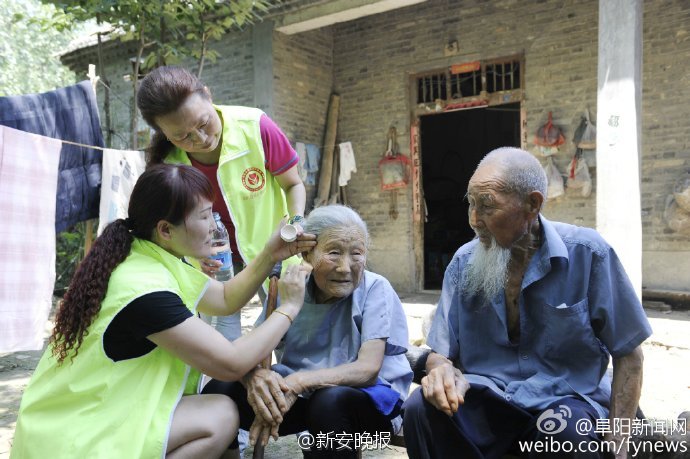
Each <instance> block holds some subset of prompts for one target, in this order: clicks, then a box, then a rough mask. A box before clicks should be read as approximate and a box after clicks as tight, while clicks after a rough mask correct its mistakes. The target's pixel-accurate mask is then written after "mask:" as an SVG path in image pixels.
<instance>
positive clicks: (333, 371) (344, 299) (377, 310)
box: [205, 205, 412, 457]
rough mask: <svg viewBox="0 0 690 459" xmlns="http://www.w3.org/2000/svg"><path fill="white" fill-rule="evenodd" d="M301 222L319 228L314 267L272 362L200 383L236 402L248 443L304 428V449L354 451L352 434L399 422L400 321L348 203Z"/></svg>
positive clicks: (405, 380)
mask: <svg viewBox="0 0 690 459" xmlns="http://www.w3.org/2000/svg"><path fill="white" fill-rule="evenodd" d="M303 227H304V231H305V232H307V233H312V234H316V235H317V245H316V247H315V248H314V249H313V250H312V251H311V252H310V253H307V254H305V260H306V261H308V262H309V263H311V264H312V265H313V267H314V269H313V271H312V275H311V278H310V279H309V281H308V283H307V288H306V292H305V298H304V306H303V307H302V312H301V313H300V314H299V316H297V317H296V318H295V319H294V322H293V324H292V325H291V327H290V328H289V329H288V332H287V333H286V334H285V337H284V338H283V341H282V342H281V344H280V345H279V346H278V349H277V350H276V354H277V357H278V365H275V366H274V367H273V369H272V370H264V369H261V368H258V369H255V370H254V371H252V372H250V373H249V374H248V375H247V376H246V377H245V378H243V379H242V384H240V383H222V382H218V381H214V382H213V383H212V384H213V385H211V386H210V387H208V386H207V388H206V390H205V392H209V391H210V392H220V393H225V394H227V395H229V396H230V397H231V398H232V399H233V400H234V401H235V403H237V405H238V407H239V411H240V425H241V427H242V428H244V429H249V428H250V426H251V431H250V439H251V441H252V443H255V442H257V441H259V442H261V443H263V444H265V443H266V442H267V441H268V438H269V435H271V436H273V437H274V438H277V436H278V435H287V434H292V433H298V432H302V431H304V430H308V431H309V433H310V434H311V437H309V436H304V437H302V441H301V442H300V443H301V444H300V446H302V447H303V449H304V450H305V456H307V457H355V454H356V451H355V440H356V439H357V440H361V441H362V443H366V441H367V439H370V440H371V439H374V438H380V437H382V436H386V435H391V434H392V433H394V432H397V431H398V430H399V427H400V425H401V422H400V415H399V413H400V406H401V403H402V401H404V400H405V399H406V398H407V393H408V390H409V387H410V383H411V381H412V370H411V369H410V365H409V363H408V361H407V359H406V358H405V351H406V348H407V343H408V335H407V321H406V318H405V313H404V312H403V308H402V305H401V303H400V299H399V298H398V296H397V295H396V293H395V291H394V290H393V288H392V287H391V285H390V284H389V283H388V281H387V280H386V279H385V278H383V277H381V276H379V275H378V274H374V273H372V272H370V271H366V270H365V265H366V260H367V246H368V243H369V234H368V232H367V227H366V224H365V223H364V222H363V221H362V219H361V217H360V216H359V215H358V214H357V213H356V212H355V211H353V210H352V209H350V208H348V207H345V206H340V205H331V206H324V207H319V208H317V209H314V210H313V211H312V212H311V214H310V215H309V217H308V218H307V219H306V220H305V221H304V225H303ZM382 433H383V435H382ZM336 435H337V436H336ZM375 435H378V436H379V437H374V436H375ZM311 439H314V441H315V443H316V444H314V445H309V443H310V440H311ZM319 439H321V441H319ZM372 441H374V440H372ZM309 446H311V452H307V451H306V450H308V449H309V448H308V447H309ZM358 446H359V445H358Z"/></svg>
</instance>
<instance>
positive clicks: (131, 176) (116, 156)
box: [98, 148, 146, 236]
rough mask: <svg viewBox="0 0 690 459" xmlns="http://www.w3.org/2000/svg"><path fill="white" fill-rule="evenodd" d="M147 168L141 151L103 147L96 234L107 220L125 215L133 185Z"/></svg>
mask: <svg viewBox="0 0 690 459" xmlns="http://www.w3.org/2000/svg"><path fill="white" fill-rule="evenodd" d="M144 169H146V160H145V159H144V152H143V151H132V150H112V149H109V148H107V149H105V150H103V183H102V185H101V205H100V211H99V213H98V220H99V221H98V235H99V236H100V235H101V233H102V232H103V230H104V229H105V227H106V226H107V225H108V223H110V222H112V221H114V220H117V219H118V218H127V207H128V206H129V196H130V195H131V194H132V190H133V189H134V184H135V183H136V182H137V179H138V178H139V176H140V175H141V174H143V173H144Z"/></svg>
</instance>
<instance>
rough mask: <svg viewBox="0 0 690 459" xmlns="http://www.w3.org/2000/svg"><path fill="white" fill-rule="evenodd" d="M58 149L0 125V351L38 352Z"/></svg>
mask: <svg viewBox="0 0 690 459" xmlns="http://www.w3.org/2000/svg"><path fill="white" fill-rule="evenodd" d="M60 147H61V142H60V141H59V140H54V139H49V138H47V137H43V136H39V135H35V134H29V133H26V132H22V131H18V130H16V129H10V128H7V127H4V126H0V221H1V222H2V225H0V253H1V254H2V257H0V352H16V351H28V350H36V349H41V348H42V347H43V332H44V329H45V325H46V321H47V319H48V313H49V312H50V306H51V301H52V298H53V287H54V284H55V193H56V191H57V182H58V163H59V161H60Z"/></svg>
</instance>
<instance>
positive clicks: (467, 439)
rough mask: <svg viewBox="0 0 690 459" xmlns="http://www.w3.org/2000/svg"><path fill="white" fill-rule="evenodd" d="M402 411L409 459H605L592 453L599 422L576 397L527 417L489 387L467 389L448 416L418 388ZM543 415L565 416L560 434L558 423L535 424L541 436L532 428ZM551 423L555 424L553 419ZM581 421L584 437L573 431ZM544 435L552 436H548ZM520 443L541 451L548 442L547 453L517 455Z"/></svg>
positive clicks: (587, 405)
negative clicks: (586, 423)
mask: <svg viewBox="0 0 690 459" xmlns="http://www.w3.org/2000/svg"><path fill="white" fill-rule="evenodd" d="M564 406H565V407H567V408H563V407H564ZM403 410H404V413H405V414H404V420H403V432H404V435H405V444H406V445H407V454H408V455H409V457H410V458H411V459H430V458H449V457H459V458H463V459H494V458H496V459H498V458H501V457H502V456H503V455H505V454H508V453H509V454H514V455H518V456H521V457H527V458H543V457H549V458H564V459H565V458H588V459H594V458H600V457H606V456H607V455H605V454H602V453H601V452H597V451H596V450H597V448H598V445H599V444H600V439H599V436H598V435H597V433H596V432H595V427H594V426H595V425H596V419H597V417H598V416H597V412H596V410H595V409H594V407H592V406H591V405H590V404H589V403H587V402H585V401H584V400H580V399H577V398H572V397H566V398H562V399H560V400H557V401H556V402H554V403H552V404H551V405H549V406H548V407H546V408H545V409H544V411H541V412H538V413H530V412H528V411H525V410H523V409H522V408H520V407H518V406H517V405H515V404H512V403H509V402H507V401H505V400H504V399H503V398H501V397H499V396H498V395H497V394H496V393H495V392H493V391H492V390H491V389H489V388H486V387H482V386H472V387H471V388H470V390H469V391H467V394H466V396H465V403H464V404H463V405H460V409H459V410H458V411H457V413H455V414H454V415H453V416H450V417H449V416H447V415H446V414H444V413H443V412H441V411H439V410H437V409H436V408H435V407H434V406H433V405H431V404H430V403H429V402H427V401H426V399H424V395H423V394H422V391H421V390H420V389H417V390H416V391H415V392H414V393H412V395H410V398H408V399H407V401H406V402H405V405H404V407H403ZM547 410H553V413H554V415H558V414H561V415H564V414H565V416H564V418H563V419H565V421H566V422H565V427H564V428H563V430H559V427H560V425H559V419H557V418H556V420H555V421H554V422H553V423H551V424H546V425H547V427H548V428H549V429H550V430H549V429H545V428H544V425H545V424H543V423H544V418H543V419H542V423H541V425H540V427H541V428H542V431H540V430H539V429H538V428H537V419H538V418H539V415H541V414H542V413H545V412H546V411H547ZM568 411H569V413H568ZM549 414H550V413H546V415H549ZM551 418H552V419H554V418H553V416H551ZM581 419H586V420H588V421H589V424H591V426H592V428H591V429H590V430H589V431H588V432H583V433H579V432H577V429H578V427H577V426H578V422H577V421H578V420H581ZM547 421H548V420H547ZM543 430H547V431H549V432H554V433H553V434H548V435H547V434H545V433H543ZM556 430H559V431H558V432H555V431H556ZM519 442H528V443H529V444H530V445H531V446H534V445H535V444H536V442H542V443H541V445H542V446H543V445H544V444H545V443H548V444H549V445H550V448H549V450H548V451H545V450H544V449H542V450H540V451H534V450H533V451H532V452H531V453H528V452H527V451H526V449H523V450H522V451H521V449H520V444H519ZM554 445H555V447H554ZM571 447H572V449H570V448H571ZM578 448H579V449H578ZM556 449H558V450H557V451H556ZM568 449H569V450H568ZM591 450H594V452H592V451H591ZM599 451H601V449H599Z"/></svg>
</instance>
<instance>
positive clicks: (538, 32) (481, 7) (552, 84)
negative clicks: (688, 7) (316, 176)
mask: <svg viewBox="0 0 690 459" xmlns="http://www.w3.org/2000/svg"><path fill="white" fill-rule="evenodd" d="M597 8H598V6H597V2H596V1H594V0H592V1H581V2H578V1H565V2H563V1H558V2H556V1H550V2H538V3H537V2H515V1H493V2H475V1H453V0H430V1H428V2H426V3H423V4H420V5H416V6H412V7H407V8H403V9H399V10H395V11H394V12H391V13H387V14H379V15H375V16H370V17H367V18H363V19H361V20H357V21H353V22H348V23H344V24H340V25H337V26H336V27H335V34H334V37H335V40H334V62H335V86H336V90H337V91H338V92H340V94H341V95H342V101H341V103H342V115H341V123H340V128H341V129H340V135H341V137H342V138H343V139H347V140H351V141H352V142H353V145H354V148H355V152H356V154H357V160H358V173H357V174H356V175H355V176H354V178H353V181H352V182H351V183H352V187H351V191H350V193H349V195H350V197H351V199H352V205H353V206H354V207H355V208H357V209H358V210H359V211H360V212H361V213H362V215H363V216H364V218H365V219H366V221H367V222H368V223H369V225H370V229H371V232H372V236H373V247H372V249H373V250H372V253H371V256H370V259H371V264H372V267H373V268H374V269H375V270H376V271H378V272H380V273H381V274H383V275H385V276H387V277H388V278H389V279H390V280H391V281H392V282H393V284H394V285H395V286H396V287H397V288H399V289H402V290H405V289H406V288H407V289H409V287H410V286H413V285H415V272H414V257H413V248H412V247H413V245H412V240H413V234H412V221H411V217H412V216H411V207H412V202H411V192H410V190H409V188H408V189H407V190H406V191H405V192H402V193H400V194H399V196H398V208H399V210H400V216H399V217H398V219H397V220H393V219H391V218H390V217H389V213H388V209H389V202H390V201H389V198H390V197H389V193H387V192H382V191H380V190H379V177H378V171H377V162H378V160H379V158H380V155H381V154H382V153H383V151H384V150H385V147H386V132H387V130H388V128H389V126H390V125H395V126H396V127H397V131H398V134H399V138H398V141H399V143H400V146H401V148H402V150H403V153H405V154H409V124H410V123H409V117H410V110H411V108H412V107H410V104H409V101H408V100H409V97H408V91H409V84H408V75H410V74H413V73H416V72H420V71H424V70H433V69H436V68H442V67H445V66H448V65H450V64H453V63H462V62H467V61H472V60H476V59H488V58H495V57H502V56H508V55H512V54H516V53H521V52H524V54H525V61H526V65H525V67H526V69H525V71H526V73H525V82H526V87H525V89H526V100H525V102H524V107H525V109H526V113H527V130H528V138H529V139H530V140H531V138H532V137H533V133H534V131H535V130H536V129H537V128H538V127H539V126H540V125H541V124H542V123H543V122H545V120H546V114H547V112H548V111H549V110H551V111H553V115H554V121H555V123H556V124H560V125H562V126H563V127H564V130H565V134H566V137H567V138H568V139H569V142H568V143H567V144H566V145H565V147H564V148H562V149H561V151H560V152H559V154H558V156H557V158H556V162H557V163H558V165H559V167H560V169H561V171H565V170H566V166H567V164H568V163H569V161H570V158H571V156H572V154H573V153H574V149H573V147H572V144H571V143H570V138H571V137H572V132H573V130H574V129H575V127H576V126H577V123H578V121H579V117H580V114H581V113H582V111H583V109H585V108H586V107H587V106H589V107H590V108H591V110H592V113H596V112H595V110H596V90H597V71H596V69H597V11H598V10H597ZM451 40H457V41H458V44H459V48H460V52H459V54H458V55H455V56H452V57H444V54H443V51H444V46H445V45H446V43H447V42H448V41H451ZM529 149H530V150H533V151H536V148H534V146H533V145H532V144H531V142H530V145H529ZM422 154H423V152H422ZM588 157H589V159H590V160H592V159H593V158H594V155H588ZM592 166H594V163H593V161H592ZM591 173H592V175H594V173H595V171H594V169H592V170H591ZM595 189H596V187H595ZM595 200H596V198H595V194H594V193H593V194H592V195H591V196H590V197H589V198H582V197H581V196H579V195H577V194H575V193H569V195H568V196H567V197H564V198H561V199H559V200H557V201H554V202H551V203H549V205H548V207H547V209H546V211H545V214H546V215H547V217H548V218H553V219H557V220H564V221H569V222H575V223H578V224H581V225H588V226H593V225H594V218H595V211H594V205H595Z"/></svg>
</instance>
